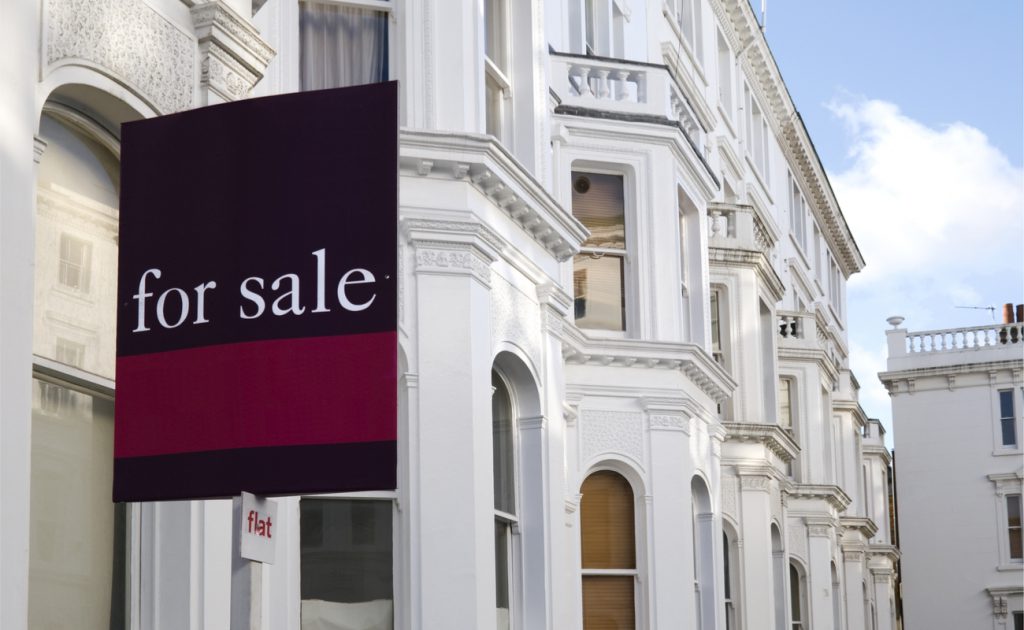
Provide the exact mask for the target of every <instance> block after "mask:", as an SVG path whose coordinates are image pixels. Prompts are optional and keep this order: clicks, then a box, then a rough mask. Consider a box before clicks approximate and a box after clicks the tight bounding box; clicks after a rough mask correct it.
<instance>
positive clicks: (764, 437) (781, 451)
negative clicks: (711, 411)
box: [723, 422, 800, 462]
mask: <svg viewBox="0 0 1024 630" xmlns="http://www.w3.org/2000/svg"><path fill="white" fill-rule="evenodd" d="M723 426H724V427H725V429H726V431H727V435H726V441H729V442H757V443H761V444H763V445H764V447H765V448H767V449H768V450H769V451H770V452H771V453H772V454H773V455H775V456H776V457H778V458H779V459H781V460H782V461H783V462H791V461H793V460H794V459H796V457H797V455H798V454H799V453H800V446H799V445H797V443H796V441H795V440H793V437H792V436H791V435H790V434H789V432H787V431H786V430H785V429H783V428H782V427H780V426H778V425H775V424H758V423H745V422H725V423H723Z"/></svg>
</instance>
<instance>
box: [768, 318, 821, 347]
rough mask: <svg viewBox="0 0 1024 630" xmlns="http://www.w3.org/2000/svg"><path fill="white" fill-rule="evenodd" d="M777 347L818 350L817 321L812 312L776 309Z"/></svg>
mask: <svg viewBox="0 0 1024 630" xmlns="http://www.w3.org/2000/svg"><path fill="white" fill-rule="evenodd" d="M776 316H777V317H778V318H779V321H778V330H779V340H778V344H779V348H780V349H782V348H794V349H804V350H819V349H820V346H819V343H818V322H817V319H816V318H815V316H814V313H808V312H797V311H776Z"/></svg>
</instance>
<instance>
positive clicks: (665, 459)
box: [647, 408, 697, 628]
mask: <svg viewBox="0 0 1024 630" xmlns="http://www.w3.org/2000/svg"><path fill="white" fill-rule="evenodd" d="M647 413H648V415H647V423H648V425H649V427H650V435H649V437H650V453H651V455H650V459H651V475H650V484H651V486H650V493H651V495H652V497H653V501H652V503H651V513H650V523H649V526H648V528H647V531H648V536H649V544H648V547H647V553H648V562H647V565H648V567H650V571H649V577H648V579H649V583H650V585H651V587H650V588H649V589H648V593H649V605H650V610H651V617H652V619H651V621H652V623H651V628H672V627H689V626H690V625H692V624H693V623H694V620H695V619H696V616H695V615H696V612H695V611H696V606H697V602H696V601H695V598H694V590H693V580H694V575H693V562H694V559H693V554H694V551H695V550H694V548H693V544H692V543H693V541H694V540H695V535H696V532H693V531H691V530H692V529H693V522H692V517H691V509H692V508H691V503H692V497H691V491H690V479H691V478H692V477H693V472H694V464H693V462H692V461H691V459H690V456H689V454H690V447H689V438H690V435H689V419H688V418H687V417H685V416H684V415H683V414H682V413H681V412H679V411H672V412H670V411H665V410H661V409H651V408H648V409H647ZM663 558H676V559H677V560H676V561H674V562H665V561H663V560H662V559H663Z"/></svg>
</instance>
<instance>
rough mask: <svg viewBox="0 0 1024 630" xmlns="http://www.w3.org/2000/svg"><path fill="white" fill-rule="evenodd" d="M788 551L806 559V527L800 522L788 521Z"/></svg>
mask: <svg viewBox="0 0 1024 630" xmlns="http://www.w3.org/2000/svg"><path fill="white" fill-rule="evenodd" d="M788 529H789V536H788V537H787V538H788V543H789V553H790V554H795V555H797V556H799V557H800V558H803V559H804V560H807V528H806V527H804V526H803V524H800V523H793V522H790V523H789V527H788Z"/></svg>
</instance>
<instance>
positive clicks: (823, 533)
mask: <svg viewBox="0 0 1024 630" xmlns="http://www.w3.org/2000/svg"><path fill="white" fill-rule="evenodd" d="M807 533H808V534H809V535H810V536H812V537H814V538H830V537H831V536H832V526H831V525H820V524H819V525H810V526H808V528H807Z"/></svg>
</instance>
